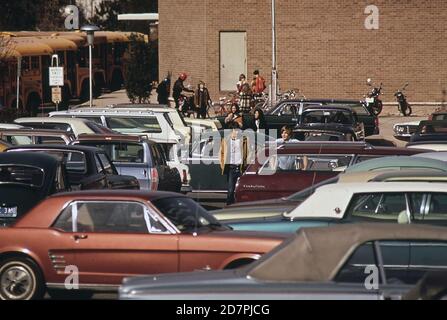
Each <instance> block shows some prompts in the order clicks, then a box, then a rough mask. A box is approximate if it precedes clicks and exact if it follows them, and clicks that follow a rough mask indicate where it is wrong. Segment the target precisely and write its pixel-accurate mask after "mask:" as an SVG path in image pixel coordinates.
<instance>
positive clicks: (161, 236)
mask: <svg viewBox="0 0 447 320" xmlns="http://www.w3.org/2000/svg"><path fill="white" fill-rule="evenodd" d="M66 210H68V211H69V213H68V214H70V215H71V216H72V221H73V234H72V250H73V253H74V255H75V261H76V266H77V267H78V269H79V279H80V283H81V284H105V285H107V284H115V285H116V284H120V283H121V281H122V279H123V278H124V277H126V276H134V275H143V274H154V273H169V272H177V271H178V237H177V235H176V234H175V232H173V230H170V229H169V226H167V225H166V224H164V223H163V222H161V219H160V218H159V217H158V216H157V213H156V212H155V211H154V210H153V209H152V208H151V207H149V206H148V205H147V204H144V203H141V202H135V201H120V200H110V201H77V202H73V203H71V204H70V206H68V207H67V209H66Z"/></svg>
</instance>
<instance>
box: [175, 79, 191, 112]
mask: <svg viewBox="0 0 447 320" xmlns="http://www.w3.org/2000/svg"><path fill="white" fill-rule="evenodd" d="M186 78H188V75H187V74H186V73H183V72H182V73H180V75H179V77H178V79H177V80H176V81H175V83H174V88H173V89H172V97H173V98H174V101H175V108H176V109H178V108H179V98H180V96H181V94H182V92H183V91H186V92H194V90H191V89H188V88H185V86H184V85H183V81H185V80H186Z"/></svg>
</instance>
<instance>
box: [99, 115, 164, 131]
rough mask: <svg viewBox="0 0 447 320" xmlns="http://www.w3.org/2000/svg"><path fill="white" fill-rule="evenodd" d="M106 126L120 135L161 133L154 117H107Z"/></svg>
mask: <svg viewBox="0 0 447 320" xmlns="http://www.w3.org/2000/svg"><path fill="white" fill-rule="evenodd" d="M106 121H107V126H108V127H109V128H110V129H112V130H115V131H118V132H120V133H161V132H162V130H161V127H160V124H159V123H158V120H157V118H156V117H107V119H106Z"/></svg>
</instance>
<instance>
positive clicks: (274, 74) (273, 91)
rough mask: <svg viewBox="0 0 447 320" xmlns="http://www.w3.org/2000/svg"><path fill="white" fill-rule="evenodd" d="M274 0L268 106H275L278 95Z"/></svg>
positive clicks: (273, 4) (273, 7)
mask: <svg viewBox="0 0 447 320" xmlns="http://www.w3.org/2000/svg"><path fill="white" fill-rule="evenodd" d="M275 14H276V12H275V0H272V85H271V88H270V91H271V92H270V104H271V106H275V105H276V94H277V93H278V84H277V80H278V76H277V72H276V25H275V23H276V21H275V20H276V19H275V18H276V17H275Z"/></svg>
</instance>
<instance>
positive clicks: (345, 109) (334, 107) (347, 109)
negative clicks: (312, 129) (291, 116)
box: [303, 105, 352, 112]
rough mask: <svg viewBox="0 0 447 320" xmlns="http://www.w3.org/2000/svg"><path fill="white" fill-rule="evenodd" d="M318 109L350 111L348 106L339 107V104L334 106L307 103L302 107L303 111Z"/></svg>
mask: <svg viewBox="0 0 447 320" xmlns="http://www.w3.org/2000/svg"><path fill="white" fill-rule="evenodd" d="M318 110H339V111H348V112H352V109H351V108H349V107H341V106H334V105H322V106H320V105H309V106H305V107H304V108H303V112H308V111H318Z"/></svg>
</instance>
